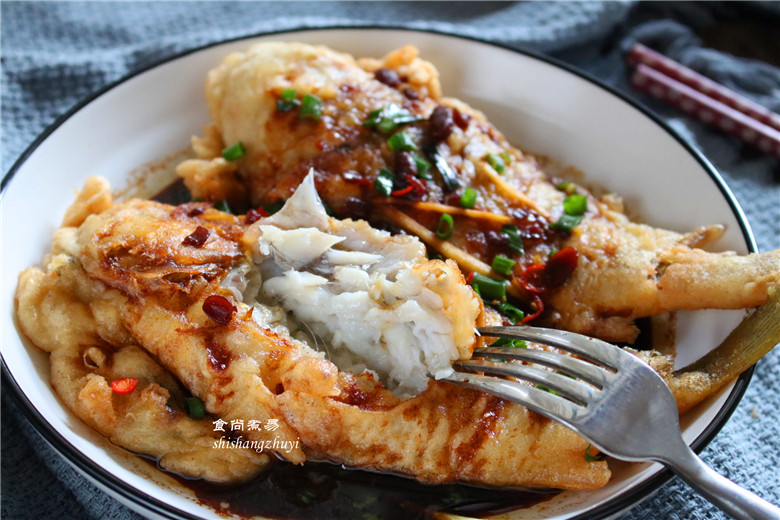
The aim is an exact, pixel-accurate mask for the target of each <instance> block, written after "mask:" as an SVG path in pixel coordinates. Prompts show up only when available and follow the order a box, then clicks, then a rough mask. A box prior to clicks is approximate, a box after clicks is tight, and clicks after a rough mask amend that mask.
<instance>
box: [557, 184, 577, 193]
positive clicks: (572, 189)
mask: <svg viewBox="0 0 780 520" xmlns="http://www.w3.org/2000/svg"><path fill="white" fill-rule="evenodd" d="M555 189H556V190H558V191H562V192H564V193H565V194H566V195H574V194H575V193H577V186H575V185H574V183H573V182H562V183H560V184H558V185H557V186H556V187H555Z"/></svg>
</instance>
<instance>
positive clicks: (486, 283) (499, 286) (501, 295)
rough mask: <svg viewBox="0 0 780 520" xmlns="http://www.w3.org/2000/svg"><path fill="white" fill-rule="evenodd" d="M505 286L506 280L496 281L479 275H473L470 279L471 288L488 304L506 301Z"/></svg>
mask: <svg viewBox="0 0 780 520" xmlns="http://www.w3.org/2000/svg"><path fill="white" fill-rule="evenodd" d="M506 284H507V281H506V280H496V279H495V278H490V277H488V276H485V275H482V274H479V273H474V277H473V278H472V279H471V286H472V287H473V288H474V290H475V291H476V292H477V294H479V295H480V296H481V297H482V299H483V300H485V301H488V302H492V301H504V300H506Z"/></svg>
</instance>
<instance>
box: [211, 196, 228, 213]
mask: <svg viewBox="0 0 780 520" xmlns="http://www.w3.org/2000/svg"><path fill="white" fill-rule="evenodd" d="M214 209H218V210H219V211H222V212H223V213H233V212H232V211H230V206H228V203H227V201H226V200H225V199H222V200H218V201H217V202H215V203H214Z"/></svg>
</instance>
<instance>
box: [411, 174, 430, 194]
mask: <svg viewBox="0 0 780 520" xmlns="http://www.w3.org/2000/svg"><path fill="white" fill-rule="evenodd" d="M406 182H408V183H409V184H411V185H412V186H413V187H414V192H415V193H416V194H417V195H419V196H420V197H422V196H423V195H425V194H426V193H428V185H427V182H426V181H425V180H424V179H418V178H417V177H415V176H413V175H407V176H406Z"/></svg>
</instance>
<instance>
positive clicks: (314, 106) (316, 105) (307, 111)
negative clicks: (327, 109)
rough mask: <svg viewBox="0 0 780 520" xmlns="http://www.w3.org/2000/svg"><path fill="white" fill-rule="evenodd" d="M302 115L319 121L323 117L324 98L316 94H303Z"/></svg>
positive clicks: (302, 117)
mask: <svg viewBox="0 0 780 520" xmlns="http://www.w3.org/2000/svg"><path fill="white" fill-rule="evenodd" d="M300 117H301V119H307V120H309V121H319V120H320V119H321V118H322V100H321V99H320V98H319V97H318V96H315V95H314V94H306V95H305V96H303V100H301V115H300Z"/></svg>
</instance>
